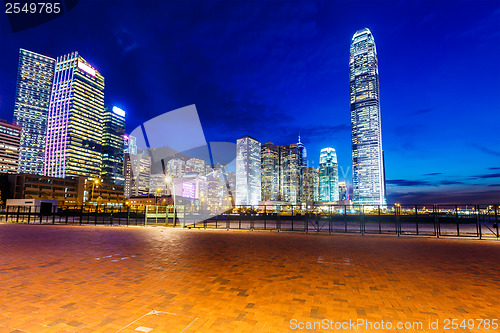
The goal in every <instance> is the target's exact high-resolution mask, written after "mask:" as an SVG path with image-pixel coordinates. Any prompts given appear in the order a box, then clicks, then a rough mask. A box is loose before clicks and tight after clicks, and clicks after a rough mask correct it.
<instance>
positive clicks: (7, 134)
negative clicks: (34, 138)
mask: <svg viewBox="0 0 500 333" xmlns="http://www.w3.org/2000/svg"><path fill="white" fill-rule="evenodd" d="M21 132H22V130H21V127H19V126H16V125H11V124H7V123H6V122H3V121H0V173H17V169H18V166H19V144H20V141H21Z"/></svg>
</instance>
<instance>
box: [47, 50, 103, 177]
mask: <svg viewBox="0 0 500 333" xmlns="http://www.w3.org/2000/svg"><path fill="white" fill-rule="evenodd" d="M103 112H104V77H103V76H102V75H101V74H100V73H99V72H98V71H97V70H96V69H95V68H93V67H92V66H91V65H90V64H89V63H88V62H87V61H85V59H83V58H82V57H81V56H80V55H79V54H78V52H73V53H70V54H67V55H64V56H61V57H58V58H57V61H56V66H55V74H54V84H53V86H52V92H51V98H50V104H49V115H48V121H47V137H46V144H45V164H44V174H45V175H46V176H52V177H60V178H64V177H67V176H93V177H98V176H100V175H101V169H102V132H103Z"/></svg>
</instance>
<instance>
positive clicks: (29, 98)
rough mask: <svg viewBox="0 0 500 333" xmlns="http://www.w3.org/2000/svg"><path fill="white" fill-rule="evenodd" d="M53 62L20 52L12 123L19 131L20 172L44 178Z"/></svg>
mask: <svg viewBox="0 0 500 333" xmlns="http://www.w3.org/2000/svg"><path fill="white" fill-rule="evenodd" d="M54 66H55V60H54V59H53V58H50V57H46V56H44V55H41V54H38V53H35V52H31V51H28V50H24V49H20V50H19V67H18V70H17V87H16V100H15V106H14V123H15V124H16V125H18V126H20V127H21V128H22V132H21V148H20V151H19V169H18V172H19V173H29V174H35V175H43V162H44V147H45V135H46V132H47V115H48V111H49V102H50V92H51V89H52V81H53V79H54Z"/></svg>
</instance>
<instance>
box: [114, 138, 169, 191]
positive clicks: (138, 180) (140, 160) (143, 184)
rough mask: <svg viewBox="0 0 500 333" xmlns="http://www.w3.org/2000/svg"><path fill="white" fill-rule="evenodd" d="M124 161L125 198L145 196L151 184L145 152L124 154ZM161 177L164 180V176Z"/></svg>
mask: <svg viewBox="0 0 500 333" xmlns="http://www.w3.org/2000/svg"><path fill="white" fill-rule="evenodd" d="M130 138H134V137H133V136H130ZM134 140H135V138H134ZM124 160H125V163H124V173H125V197H126V198H130V197H132V196H139V195H147V194H148V193H149V189H150V182H151V157H150V156H149V155H148V154H147V153H146V152H145V151H142V152H137V153H133V152H130V153H125V156H124ZM162 177H163V179H164V175H163V176H162Z"/></svg>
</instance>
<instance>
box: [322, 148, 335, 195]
mask: <svg viewBox="0 0 500 333" xmlns="http://www.w3.org/2000/svg"><path fill="white" fill-rule="evenodd" d="M319 200H320V201H339V167H338V163H337V153H336V152H335V149H333V148H323V149H321V152H320V156H319Z"/></svg>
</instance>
